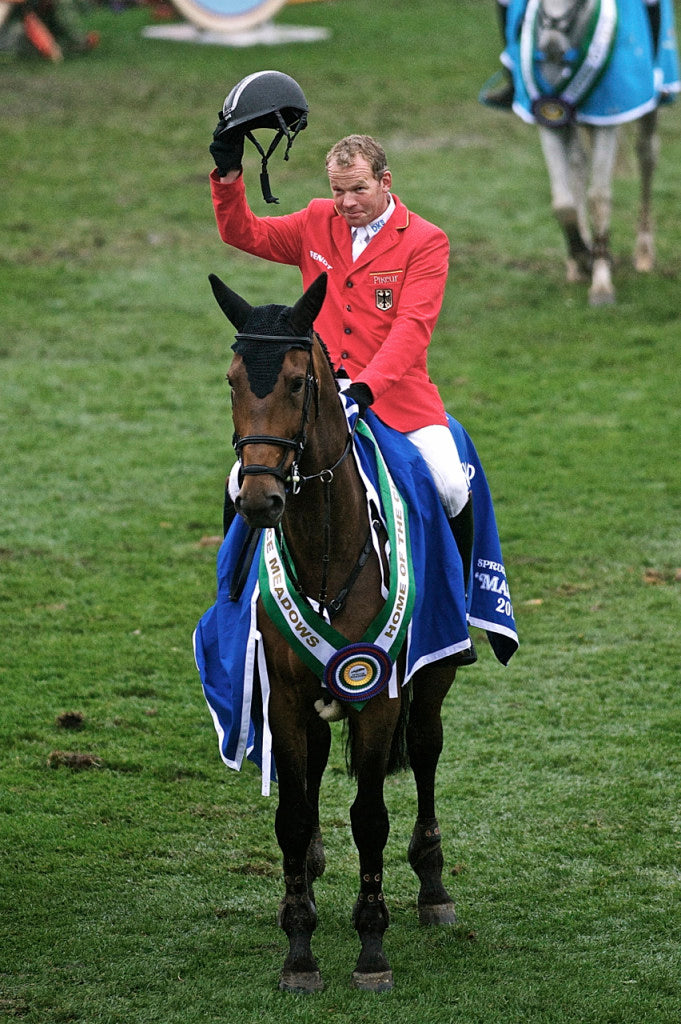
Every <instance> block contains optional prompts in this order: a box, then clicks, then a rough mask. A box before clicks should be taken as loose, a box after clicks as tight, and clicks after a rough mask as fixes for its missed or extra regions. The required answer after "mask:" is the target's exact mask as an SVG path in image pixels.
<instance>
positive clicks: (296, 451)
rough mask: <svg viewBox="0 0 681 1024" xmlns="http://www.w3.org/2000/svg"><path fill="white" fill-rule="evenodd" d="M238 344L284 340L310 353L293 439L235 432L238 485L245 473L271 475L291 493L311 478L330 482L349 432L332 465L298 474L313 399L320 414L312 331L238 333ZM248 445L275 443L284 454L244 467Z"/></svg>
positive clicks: (348, 447)
mask: <svg viewBox="0 0 681 1024" xmlns="http://www.w3.org/2000/svg"><path fill="white" fill-rule="evenodd" d="M236 340H237V343H238V342H240V341H256V342H267V341H274V342H279V343H280V344H281V343H285V344H287V345H288V346H289V348H302V349H307V351H308V353H309V359H308V366H307V372H306V374H305V394H304V396H303V408H302V412H301V420H300V427H299V428H298V431H297V432H296V434H295V436H294V437H292V438H288V437H278V436H277V435H274V434H247V435H246V436H245V437H239V435H238V434H237V433H236V432H235V433H234V436H233V438H232V446H233V448H234V451H235V452H236V455H237V458H238V459H239V462H240V467H239V478H238V479H239V486H241V484H242V482H243V479H244V477H246V476H273V477H275V478H276V479H277V480H280V481H281V482H282V483H283V485H284V487H285V488H287V489H288V488H290V490H291V493H292V494H297V493H298V492H299V491H300V488H301V486H302V485H303V484H304V483H308V482H309V481H310V480H316V479H318V478H319V479H321V480H322V482H324V483H328V484H330V483H331V481H332V480H333V474H334V471H335V470H336V469H338V467H339V466H340V465H341V463H342V462H343V461H344V460H345V459H346V458H347V456H348V455H349V453H350V450H351V448H352V434H351V433H349V434H348V440H347V442H346V445H345V449H344V450H343V453H342V455H341V456H340V458H339V459H338V460H337V461H336V462H335V463H334V465H333V466H331V467H329V468H328V469H322V470H320V472H318V473H313V474H311V475H310V476H303V475H301V473H300V469H299V463H300V459H301V457H302V454H303V451H304V450H305V445H306V444H307V423H308V418H309V415H310V407H311V405H312V401H313V399H314V404H315V413H316V415H318V414H319V381H318V380H317V378H316V377H315V375H314V364H313V360H312V342H313V337H312V333H310V334H309V335H306V336H304V337H291V335H272V334H267V335H264V334H237V335H236ZM249 444H268V445H274V446H275V447H279V448H283V449H284V454H283V455H282V458H281V461H280V462H279V465H278V466H264V465H259V464H257V463H256V464H253V465H250V466H244V465H243V460H242V458H241V453H242V451H243V449H244V448H245V447H246V445H249ZM289 451H292V452H293V461H292V462H291V465H290V467H289V469H288V471H287V470H286V469H285V468H284V467H285V465H286V458H287V454H288V452H289Z"/></svg>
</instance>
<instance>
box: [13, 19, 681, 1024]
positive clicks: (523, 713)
mask: <svg viewBox="0 0 681 1024" xmlns="http://www.w3.org/2000/svg"><path fill="white" fill-rule="evenodd" d="M150 19H151V15H150V12H149V10H148V9H147V8H142V9H130V10H127V11H125V12H124V13H122V14H120V15H116V14H114V13H113V12H110V11H109V10H106V9H104V8H95V9H93V11H92V14H91V16H90V18H89V22H90V26H91V27H93V28H98V29H100V31H101V32H102V34H103V40H102V44H101V47H100V49H99V50H98V51H97V52H95V53H94V54H92V55H91V56H89V57H87V58H81V59H73V60H71V61H68V62H65V63H64V64H62V65H59V66H53V65H47V64H45V63H41V62H38V61H30V62H27V61H24V62H18V61H15V60H12V59H8V58H5V59H3V61H2V63H0V90H1V100H2V102H1V104H0V182H1V183H2V187H1V189H0V227H1V230H2V247H1V248H0V385H1V398H0V432H1V437H2V445H1V447H0V474H1V476H0V480H1V484H0V601H1V604H0V609H1V614H2V619H1V631H0V684H1V686H2V705H1V710H0V744H1V747H0V749H1V750H2V755H1V761H0V811H1V812H2V813H1V814H0V891H1V899H2V908H1V911H0V1019H1V1020H5V1019H6V1020H22V1021H25V1022H27V1024H62V1022H78V1024H147V1022H149V1024H151V1022H154V1024H213V1022H215V1024H217V1022H230V1024H234V1022H238V1024H256V1022H261V1021H263V1020H267V1021H272V1022H276V1024H284V1022H286V1024H294V1022H312V1021H314V1022H315V1024H317V1022H318V1021H329V1022H347V1024H349V1022H352V1024H360V1022H365V1021H366V1022H371V1024H388V1022H390V1024H416V1022H421V1021H423V1022H425V1024H449V1022H461V1024H483V1022H484V1024H517V1022H531V1024H677V1022H678V1021H679V1020H680V1019H681V991H680V984H679V972H680V968H681V900H680V895H681V879H680V865H681V818H680V812H679V800H680V788H681V787H680V769H681V711H680V710H679V708H680V705H679V683H680V682H681V656H680V653H679V652H680V644H679V622H680V621H681V534H680V531H679V519H680V513H681V474H680V473H679V466H678V453H679V450H680V446H681V412H680V408H681V382H680V379H679V378H680V375H679V358H678V350H679V344H680V340H681V322H680V309H679V287H680V284H681V220H680V219H679V217H678V209H679V191H680V185H679V173H678V168H679V166H680V165H681V123H680V120H679V118H680V111H681V106H679V104H677V105H675V106H673V107H671V108H669V109H667V110H666V111H664V113H663V115H662V117H661V122H662V155H661V161H660V168H659V173H658V176H657V178H656V182H655V208H656V221H657V230H658V266H657V269H656V270H655V272H654V273H653V274H652V275H650V276H649V277H646V278H638V277H636V276H635V274H634V272H633V270H632V269H631V262H630V251H631V248H632V246H633V211H634V207H635V203H636V192H637V184H636V173H635V160H634V153H633V139H632V137H631V135H630V134H628V133H625V135H624V137H623V141H622V150H621V155H620V160H619V164H618V170H617V177H616V183H615V214H614V220H613V245H614V250H615V261H616V285H617V290H618V304H617V305H616V306H615V307H614V308H611V309H600V310H592V309H589V308H588V306H587V302H586V288H585V286H568V285H566V284H565V282H564V274H563V247H562V241H561V238H560V237H559V234H558V228H557V227H556V226H555V224H554V223H553V221H552V219H551V215H550V211H549V194H548V183H547V179H546V172H545V170H544V166H543V163H542V160H541V155H540V150H539V144H538V140H537V137H536V134H535V132H534V131H533V130H532V129H531V128H529V127H528V126H525V125H523V124H522V123H521V122H520V121H519V120H518V119H517V118H515V117H513V116H512V115H504V114H502V113H498V112H494V111H491V110H488V109H485V108H483V107H482V106H480V104H479V103H478V102H477V94H478V91H479V88H480V86H481V85H482V83H483V82H484V81H485V79H486V78H488V77H489V75H491V74H492V72H493V71H494V70H495V69H496V67H497V56H498V50H499V42H498V38H497V26H496V18H495V12H494V5H493V3H492V0H447V2H445V0H424V2H423V3H421V4H419V5H418V6H415V5H412V3H411V2H410V0H393V2H391V3H388V2H387V0H375V2H373V3H371V4H368V3H366V2H363V0H338V2H334V3H322V2H319V3H308V4H303V5H295V6H289V7H287V8H286V9H285V10H284V11H282V12H281V13H280V14H279V15H278V16H277V21H279V22H281V23H289V24H308V25H312V24H315V25H322V26H326V27H328V28H329V29H330V30H331V32H332V37H331V39H330V41H328V42H324V43H318V44H314V45H308V44H297V45H286V46H281V47H276V48H274V47H273V48H269V49H266V48H264V47H254V48H250V49H227V48H222V47H214V46H195V45H185V44H174V43H170V42H161V41H156V40H147V39H144V38H142V36H141V29H142V26H143V25H144V24H146V23H148V22H149V21H150ZM268 67H276V68H279V69H281V70H282V71H286V72H288V73H289V74H292V75H293V76H294V77H295V78H296V79H297V80H298V81H299V82H300V84H301V85H302V87H303V89H304V91H305V93H306V95H307V98H308V100H309V103H310V108H311V110H310V126H309V128H308V129H307V130H306V131H305V132H304V133H303V134H302V135H301V136H300V137H299V138H298V140H297V141H296V144H295V146H294V148H293V150H292V153H291V159H290V161H289V162H288V163H284V162H283V160H282V159H281V156H280V154H279V153H278V154H277V155H276V156H275V157H274V159H273V161H272V163H271V167H270V170H271V180H272V187H273V190H274V192H275V194H276V195H278V196H279V197H280V199H281V204H280V207H279V210H280V211H281V212H287V211H289V210H294V209H297V208H299V207H300V206H302V205H303V204H305V203H306V202H307V201H308V200H309V198H310V197H311V196H313V195H324V194H326V189H327V183H326V180H325V176H324V171H323V158H324V154H325V153H326V150H327V149H328V147H329V146H330V144H331V143H332V142H333V141H335V139H336V138H339V137H340V136H342V135H344V134H346V133H347V132H349V131H355V130H360V131H366V132H369V133H371V134H374V135H375V136H377V137H378V138H379V139H380V140H381V141H382V142H383V143H384V145H385V147H386V149H387V151H388V155H389V157H390V162H391V167H392V170H393V176H394V183H395V191H396V192H397V193H398V194H399V196H400V197H401V198H402V199H403V200H404V201H405V202H406V203H407V204H408V205H410V206H411V207H413V208H414V209H416V210H417V211H418V212H419V213H421V214H423V215H424V216H426V217H429V218H430V219H432V220H434V221H436V222H437V223H438V224H440V225H441V226H442V227H443V228H444V229H445V230H446V231H447V232H448V234H449V237H450V239H451V245H452V258H451V273H450V280H449V285H448V290H447V296H446V300H445V305H444V308H443V311H442V315H441V318H440V321H439V324H438V329H437V332H436V336H435V338H434V340H433V343H432V346H431V362H430V365H431V374H432V376H433V377H434V378H435V380H436V381H437V382H438V384H439V385H440V387H441V390H442V393H443V395H444V397H445V400H446V404H447V406H448V408H449V410H450V411H451V412H452V413H453V414H454V415H455V416H457V418H458V419H460V420H461V421H462V423H463V424H464V425H465V427H466V428H467V430H468V431H469V433H470V434H471V436H472V437H473V439H474V441H475V443H476V447H477V449H478V451H479V453H480V456H481V458H482V461H483V464H484V466H485V469H486V471H487V476H488V479H489V482H490V485H491V488H492V492H493V494H494V497H495V506H496V512H497V519H498V522H499V527H500V533H501V537H502V545H503V549H504V556H505V561H506V566H507V569H508V571H509V578H510V584H511V592H512V596H513V598H514V606H515V613H516V620H517V624H518V628H519V632H520V636H521V648H520V650H519V652H518V653H517V654H516V656H515V657H514V659H513V660H512V662H511V664H510V666H509V667H508V668H506V669H504V668H502V667H501V666H500V665H499V664H498V663H497V662H496V661H495V659H494V658H493V656H492V654H491V651H490V649H489V647H488V646H487V645H486V644H485V642H484V638H483V637H481V636H478V637H476V643H477V646H478V648H479V653H480V659H479V663H478V664H477V665H476V666H475V667H473V668H471V669H467V670H465V671H463V672H461V673H460V674H459V677H458V679H457V682H456V686H455V688H454V689H453V690H452V692H451V695H450V697H449V698H448V703H447V705H446V715H445V719H446V720H445V728H446V745H445V752H444V755H443V758H442V762H441V771H440V785H439V812H440V821H441V824H442V826H443V831H444V833H445V850H446V857H447V883H448V885H449V886H450V888H451V891H452V893H453V895H454V898H455V900H456V903H457V909H458V913H459V925H458V926H457V927H455V928H453V929H450V930H437V929H435V930H430V931H429V930H424V929H420V928H419V926H418V924H417V922H416V912H415V897H416V880H415V878H414V877H413V876H412V874H411V871H410V869H409V867H408V865H407V862H406V846H407V842H408V837H409V834H410V832H411V826H412V824H413V817H414V814H415V798H414V792H413V784H412V781H411V779H410V778H409V776H407V775H405V776H399V777H396V778H392V779H391V780H390V781H389V784H388V787H387V801H388V804H389V809H390V811H391V823H392V831H391V836H390V841H389V844H388V848H387V851H386V854H387V856H386V883H385V885H386V895H387V899H388V903H389V906H390V908H391V912H392V923H391V928H390V930H389V931H388V933H387V936H386V948H387V951H388V955H389V956H390V959H391V963H392V966H393V969H394V972H395V978H396V986H395V990H394V991H393V992H392V993H390V994H388V995H386V996H372V995H368V994H362V993H357V992H353V991H352V990H351V989H350V984H349V976H350V972H351V970H352V967H353V965H354V962H355V959H356V952H357V948H356V947H357V943H356V937H355V935H354V932H353V931H352V928H351V925H350V912H351V907H352V902H353V900H354V896H355V892H356V876H357V863H356V854H355V851H354V847H353V843H352V837H351V832H350V824H349V813H348V809H349V805H350V803H351V801H352V799H353V788H352V784H351V783H350V782H349V780H348V779H347V778H346V777H345V774H344V771H343V756H342V744H341V741H340V740H341V738H340V735H338V736H337V737H336V742H335V744H334V749H333V756H332V763H331V765H330V768H329V771H328V773H327V777H326V780H325V782H326V785H325V790H324V799H323V806H322V827H323V830H324V833H325V839H326V843H327V857H328V869H327V873H326V875H325V876H324V878H323V879H322V880H321V882H320V883H319V885H318V887H317V898H318V907H319V913H320V924H319V928H318V930H317V933H316V938H315V950H316V952H317V954H318V956H319V959H320V962H321V967H322V971H323V974H324V978H325V981H326V989H325V991H324V992H323V993H322V994H320V995H318V996H314V997H308V998H304V997H298V996H292V997H287V996H285V995H283V994H281V993H279V992H278V991H277V989H276V983H277V976H278V971H279V968H280V966H281V962H282V960H283V956H284V950H285V937H284V935H283V934H282V933H281V932H280V931H278V929H277V928H276V923H275V915H276V907H277V903H278V900H279V896H280V893H281V890H282V883H281V880H280V875H281V871H280V863H279V860H280V857H279V851H278V848H277V845H276V841H275V838H274V831H273V815H274V810H275V803H276V799H275V798H270V799H269V800H267V799H265V798H263V797H261V796H260V781H259V778H258V777H257V773H256V772H255V770H253V769H252V766H249V769H247V770H244V771H243V772H242V773H241V774H235V773H228V771H227V769H225V768H224V767H223V765H222V763H221V761H220V760H219V757H218V752H217V742H216V737H215V733H214V730H213V726H212V723H211V720H210V717H209V715H208V712H207V709H206V707H205V703H204V701H203V697H202V694H201V688H200V685H199V680H198V675H197V673H196V670H195V667H194V664H193V657H192V651H191V634H192V631H193V628H194V625H195V623H196V621H197V619H198V618H199V616H200V615H201V614H202V613H203V611H204V610H205V609H206V608H207V607H208V606H209V605H210V604H211V603H212V602H213V600H214V589H215V583H214V580H215V568H214V567H215V554H216V550H217V546H216V537H217V535H218V534H219V532H220V528H221V496H222V487H223V481H224V474H225V471H226V469H227V468H228V467H229V465H230V463H231V459H232V455H231V449H230V438H231V425H230V421H229V404H228V396H227V392H226V386H225V383H224V376H225V372H226V369H227V366H228V364H229V359H230V345H231V342H232V337H231V335H230V331H229V328H228V327H227V325H226V323H225V320H224V317H223V316H222V314H221V313H220V312H219V310H218V309H217V307H216V306H215V303H214V300H213V298H212V295H211V293H210V288H209V286H208V282H207V275H208V274H209V273H210V272H216V273H219V274H220V276H221V277H223V278H224V279H225V280H226V281H227V282H228V283H229V284H231V285H232V287H234V288H235V289H236V290H237V291H239V292H241V293H242V294H243V295H245V296H246V298H248V299H249V300H250V301H252V302H265V301H275V302H290V301H293V300H294V299H295V298H296V297H297V296H298V294H299V291H300V287H299V276H298V273H297V271H295V270H293V269H291V268H285V267H278V266H274V265H269V264H265V263H261V262H259V261H257V260H254V259H252V258H250V257H247V256H244V255H240V254H238V253H235V252H232V251H230V250H228V249H227V248H226V247H225V246H224V245H223V244H222V243H221V242H220V241H219V239H218V237H217V232H216V229H215V226H214V221H213V214H212V209H211V204H210V197H209V190H208V182H207V175H208V172H209V170H210V168H211V166H212V161H211V160H210V157H209V155H208V152H207V146H208V143H209V141H210V136H211V132H212V129H213V127H214V124H215V121H216V115H217V111H218V109H219V108H220V106H221V104H222V101H223V99H224V96H225V95H226V93H227V92H228V91H229V89H230V88H231V86H232V85H233V84H234V83H235V82H236V81H238V80H239V79H240V78H241V77H242V76H244V75H245V74H248V73H250V72H251V71H253V70H258V69H261V68H268ZM257 170H258V163H257V158H256V155H255V152H254V151H253V150H251V152H250V154H249V156H248V161H247V171H246V173H247V180H250V182H252V186H251V188H250V194H251V198H252V202H253V206H254V208H255V209H256V211H257V212H260V213H265V212H267V213H269V212H271V209H266V208H265V207H264V204H263V203H262V202H261V200H260V196H259V192H258V189H257ZM69 712H72V713H74V716H73V717H72V718H71V719H66V721H65V720H64V718H63V717H60V716H63V715H64V713H69ZM68 724H71V725H76V726H78V728H71V729H69V728H67V725H68ZM73 754H81V755H86V756H85V757H83V758H81V760H80V762H76V763H75V764H74V761H73V758H72V757H69V755H73Z"/></svg>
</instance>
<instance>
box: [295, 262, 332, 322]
mask: <svg viewBox="0 0 681 1024" xmlns="http://www.w3.org/2000/svg"><path fill="white" fill-rule="evenodd" d="M326 281H327V276H326V274H320V275H319V277H318V278H316V280H314V281H313V282H312V284H311V285H310V287H309V288H308V289H307V291H306V292H305V293H304V294H303V295H301V297H300V298H299V299H298V301H297V302H296V304H295V306H294V307H293V309H292V310H291V326H292V328H293V333H294V334H298V335H300V336H301V337H302V336H303V335H305V334H307V333H308V331H309V330H310V328H311V327H312V324H313V323H314V321H315V317H316V316H317V314H318V313H319V310H320V309H321V308H322V305H323V303H324V297H325V295H326Z"/></svg>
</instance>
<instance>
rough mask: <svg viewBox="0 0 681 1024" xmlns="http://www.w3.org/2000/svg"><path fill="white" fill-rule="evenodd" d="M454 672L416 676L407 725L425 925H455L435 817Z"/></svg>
mask: <svg viewBox="0 0 681 1024" xmlns="http://www.w3.org/2000/svg"><path fill="white" fill-rule="evenodd" d="M454 671H455V670H453V669H451V668H447V667H446V665H444V664H442V665H434V666H430V667H429V668H427V669H422V670H421V671H420V672H419V673H417V675H416V676H415V677H414V682H413V695H412V702H411V708H410V712H409V725H408V728H407V748H408V751H409V760H410V763H411V767H412V771H413V773H414V779H415V782H416V794H417V817H416V824H415V825H414V831H413V834H412V837H411V841H410V843H409V851H408V856H409V863H410V864H411V866H412V868H413V869H414V871H415V872H416V874H417V876H418V878H419V881H420V883H421V888H420V890H419V896H418V914H419V921H420V922H421V924H454V923H455V922H456V914H455V911H454V904H453V902H452V899H451V897H450V895H449V893H448V892H447V890H446V889H445V887H444V885H443V884H442V868H443V863H444V860H443V856H442V842H441V836H440V826H439V824H438V820H437V817H436V815H435V774H436V771H437V765H438V761H439V758H440V754H441V752H442V719H441V717H440V711H441V708H442V702H443V700H444V698H445V695H446V694H447V691H448V690H449V687H450V686H451V683H452V679H453V678H454Z"/></svg>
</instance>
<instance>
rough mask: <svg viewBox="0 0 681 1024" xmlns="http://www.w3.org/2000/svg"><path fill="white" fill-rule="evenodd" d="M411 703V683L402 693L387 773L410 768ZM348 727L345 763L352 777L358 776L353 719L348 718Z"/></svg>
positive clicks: (390, 773)
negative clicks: (354, 754) (354, 751)
mask: <svg viewBox="0 0 681 1024" xmlns="http://www.w3.org/2000/svg"><path fill="white" fill-rule="evenodd" d="M410 705H411V685H408V686H403V687H402V690H401V694H400V714H399V717H398V719H397V725H396V726H395V731H394V733H393V738H392V742H391V744H390V754H389V755H388V767H387V770H386V774H387V775H395V774H397V772H402V771H404V770H405V768H409V753H408V751H407V725H408V723H409V709H410ZM345 722H346V723H347V729H346V733H345V765H346V768H347V770H348V775H349V776H350V778H353V779H356V778H357V765H356V764H355V761H354V758H353V749H354V743H353V739H354V737H353V729H352V720H351V719H346V720H345Z"/></svg>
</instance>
